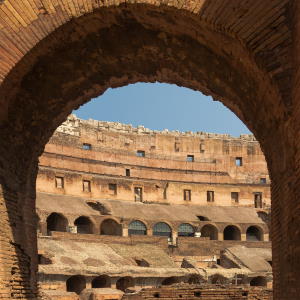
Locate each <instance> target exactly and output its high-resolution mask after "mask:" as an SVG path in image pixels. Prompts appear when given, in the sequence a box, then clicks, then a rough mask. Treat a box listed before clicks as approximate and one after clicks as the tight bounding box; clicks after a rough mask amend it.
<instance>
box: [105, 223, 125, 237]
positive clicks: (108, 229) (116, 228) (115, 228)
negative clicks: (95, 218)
mask: <svg viewBox="0 0 300 300" xmlns="http://www.w3.org/2000/svg"><path fill="white" fill-rule="evenodd" d="M100 234H103V235H119V236H122V225H121V224H119V223H117V222H116V221H115V220H113V219H106V220H104V221H103V222H102V223H101V225H100Z"/></svg>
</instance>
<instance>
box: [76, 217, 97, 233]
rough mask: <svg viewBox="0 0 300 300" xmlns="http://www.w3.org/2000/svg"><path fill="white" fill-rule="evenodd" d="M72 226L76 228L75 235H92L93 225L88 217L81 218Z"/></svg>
mask: <svg viewBox="0 0 300 300" xmlns="http://www.w3.org/2000/svg"><path fill="white" fill-rule="evenodd" d="M74 225H75V226H76V227H77V233H81V234H92V233H93V223H92V221H91V220H90V218H89V217H85V216H81V217H79V218H77V219H76V220H75V221H74Z"/></svg>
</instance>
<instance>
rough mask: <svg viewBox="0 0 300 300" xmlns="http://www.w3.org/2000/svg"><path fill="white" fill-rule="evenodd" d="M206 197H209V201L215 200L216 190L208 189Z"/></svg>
mask: <svg viewBox="0 0 300 300" xmlns="http://www.w3.org/2000/svg"><path fill="white" fill-rule="evenodd" d="M206 197H207V202H215V192H214V191H207V193H206Z"/></svg>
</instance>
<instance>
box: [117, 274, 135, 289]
mask: <svg viewBox="0 0 300 300" xmlns="http://www.w3.org/2000/svg"><path fill="white" fill-rule="evenodd" d="M134 285H135V283H134V279H133V278H132V277H130V276H125V277H121V278H119V279H118V280H117V282H116V288H117V289H118V290H121V291H123V292H125V291H126V290H127V289H128V288H130V287H134Z"/></svg>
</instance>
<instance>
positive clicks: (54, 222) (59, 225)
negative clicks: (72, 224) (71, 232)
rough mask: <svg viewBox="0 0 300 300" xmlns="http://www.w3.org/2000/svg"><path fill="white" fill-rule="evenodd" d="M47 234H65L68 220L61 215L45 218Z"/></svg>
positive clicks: (56, 214) (54, 214)
mask: <svg viewBox="0 0 300 300" xmlns="http://www.w3.org/2000/svg"><path fill="white" fill-rule="evenodd" d="M46 222H47V232H48V233H50V232H51V231H60V232H66V231H67V228H68V220H67V218H66V217H64V216H63V215H62V214H58V213H55V212H54V213H52V214H50V215H49V216H48V218H47V221H46Z"/></svg>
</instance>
